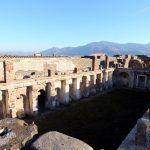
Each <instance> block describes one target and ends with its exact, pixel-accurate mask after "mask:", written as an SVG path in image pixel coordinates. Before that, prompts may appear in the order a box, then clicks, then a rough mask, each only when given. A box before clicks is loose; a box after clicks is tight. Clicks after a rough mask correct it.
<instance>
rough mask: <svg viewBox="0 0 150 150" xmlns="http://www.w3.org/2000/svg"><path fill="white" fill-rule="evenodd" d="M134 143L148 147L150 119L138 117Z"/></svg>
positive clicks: (149, 143)
mask: <svg viewBox="0 0 150 150" xmlns="http://www.w3.org/2000/svg"><path fill="white" fill-rule="evenodd" d="M135 144H136V145H138V146H144V147H148V148H150V120H148V119H144V118H142V119H138V121H137V131H136V135H135Z"/></svg>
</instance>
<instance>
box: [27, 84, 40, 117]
mask: <svg viewBox="0 0 150 150" xmlns="http://www.w3.org/2000/svg"><path fill="white" fill-rule="evenodd" d="M32 90H33V89H32V86H28V87H27V89H26V101H27V106H28V107H29V108H28V110H27V112H26V113H27V114H28V115H32V114H33V111H37V106H34V105H33V97H32Z"/></svg>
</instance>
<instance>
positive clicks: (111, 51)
mask: <svg viewBox="0 0 150 150" xmlns="http://www.w3.org/2000/svg"><path fill="white" fill-rule="evenodd" d="M98 52H100V53H105V54H107V55H116V54H120V55H121V54H122V55H125V54H132V55H149V56H150V43H148V44H136V43H126V44H119V43H113V42H105V41H101V42H93V43H89V44H87V45H83V46H78V47H64V48H57V47H53V48H50V49H47V50H44V51H41V53H42V54H43V55H53V54H54V55H56V56H57V55H69V56H80V55H81V56H84V55H90V54H92V53H98ZM33 53H35V51H34V52H31V51H30V52H29V51H23V52H21V51H3V52H0V55H18V56H27V55H33ZM36 53H40V52H39V51H37V52H36Z"/></svg>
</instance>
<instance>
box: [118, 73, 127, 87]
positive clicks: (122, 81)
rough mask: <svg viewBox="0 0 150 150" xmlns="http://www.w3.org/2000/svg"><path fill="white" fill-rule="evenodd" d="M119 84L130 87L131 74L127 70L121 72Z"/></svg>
mask: <svg viewBox="0 0 150 150" xmlns="http://www.w3.org/2000/svg"><path fill="white" fill-rule="evenodd" d="M119 85H120V86H122V87H129V74H128V73H127V72H121V73H120V74H119Z"/></svg>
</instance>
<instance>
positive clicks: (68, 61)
mask: <svg viewBox="0 0 150 150" xmlns="http://www.w3.org/2000/svg"><path fill="white" fill-rule="evenodd" d="M131 60H132V61H134V60H136V61H138V62H139V64H140V67H141V68H139V67H138V69H139V71H138V70H136V69H135V65H130V66H129V64H130V61H131ZM141 64H142V65H141ZM143 64H144V61H141V60H139V59H138V58H134V57H131V56H125V57H119V58H118V57H110V56H106V55H102V56H86V57H0V70H1V72H2V73H1V76H0V77H1V79H2V80H1V83H0V107H1V111H0V117H1V118H2V117H6V116H9V117H24V116H25V115H36V114H38V112H39V109H40V103H39V99H40V97H41V96H43V94H42V93H44V97H43V101H44V107H45V109H55V108H56V107H59V106H60V105H61V104H68V103H69V102H70V101H72V100H79V99H81V98H84V97H88V96H89V95H94V94H96V93H99V92H101V91H103V90H106V89H108V88H110V87H112V86H113V85H116V86H121V87H129V88H133V87H137V88H138V87H139V88H145V89H149V90H150V73H149V72H148V71H142V70H140V69H143V67H144V65H143ZM145 69H146V70H148V68H145ZM49 71H50V74H49ZM139 72H140V73H139ZM141 75H144V76H141ZM141 80H142V81H141ZM140 86H141V87H140Z"/></svg>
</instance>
